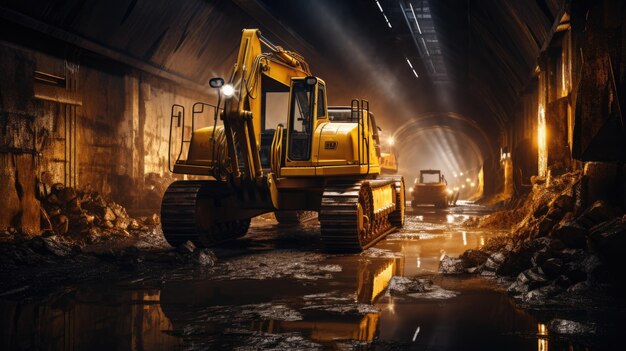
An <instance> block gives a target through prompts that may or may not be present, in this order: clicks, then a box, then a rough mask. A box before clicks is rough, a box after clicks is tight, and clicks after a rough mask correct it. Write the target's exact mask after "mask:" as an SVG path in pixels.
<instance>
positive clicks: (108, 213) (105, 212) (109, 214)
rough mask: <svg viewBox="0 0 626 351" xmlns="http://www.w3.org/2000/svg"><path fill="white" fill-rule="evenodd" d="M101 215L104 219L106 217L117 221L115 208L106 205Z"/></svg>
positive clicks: (111, 220) (108, 219)
mask: <svg viewBox="0 0 626 351" xmlns="http://www.w3.org/2000/svg"><path fill="white" fill-rule="evenodd" d="M101 216H102V219H104V220H105V221H110V222H113V221H115V218H117V217H116V216H115V213H113V210H112V209H111V208H109V207H106V206H105V207H104V208H103V209H102V214H101Z"/></svg>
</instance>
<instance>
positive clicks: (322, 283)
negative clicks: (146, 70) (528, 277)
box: [0, 210, 580, 351]
mask: <svg viewBox="0 0 626 351" xmlns="http://www.w3.org/2000/svg"><path fill="white" fill-rule="evenodd" d="M428 211H430V210H428ZM467 216H468V214H467V213H450V212H449V211H448V212H443V213H442V212H440V213H437V212H435V211H433V213H430V212H428V213H422V214H416V213H415V212H413V214H412V215H410V216H409V217H408V220H407V222H408V225H407V227H406V228H405V229H403V230H402V231H399V232H397V233H394V234H392V235H390V237H389V238H388V240H385V241H382V242H380V243H379V244H378V245H377V246H376V247H374V248H371V249H369V250H366V251H365V252H363V253H361V254H359V255H327V254H325V253H322V252H321V251H320V250H319V249H318V248H317V247H316V246H315V244H313V243H314V242H315V240H316V237H315V224H313V225H311V224H309V225H308V227H307V229H306V230H304V231H300V229H297V228H295V229H294V228H291V229H285V228H278V227H277V226H276V225H273V224H271V223H267V224H265V223H262V225H260V226H259V227H258V228H255V231H256V232H257V233H258V234H259V235H258V236H254V235H252V236H251V237H249V238H246V239H245V241H243V242H240V243H239V244H240V245H239V246H236V245H234V246H226V247H224V248H222V249H221V250H222V257H223V258H222V259H221V260H220V262H219V264H218V265H217V266H216V267H213V268H211V269H209V270H204V271H202V272H198V271H184V270H177V271H174V272H163V273H162V275H158V274H157V275H154V276H146V277H139V278H136V279H132V280H129V281H117V282H109V281H106V282H101V283H100V284H89V285H85V286H76V287H68V288H67V290H66V291H63V292H61V293H58V294H55V295H54V296H48V297H46V298H31V299H28V300H24V301H11V300H0V316H1V317H0V318H1V321H0V323H1V325H2V329H1V330H2V331H1V332H0V335H1V341H0V348H2V349H5V350H9V349H42V348H45V349H61V350H70V349H71V350H83V349H84V350H94V349H95V350H111V349H131V350H143V349H149V350H172V349H242V350H246V349H275V350H293V349H307V350H308V349H435V350H439V349H450V350H457V349H479V348H480V349H484V350H504V349H506V350H540V351H547V350H565V349H579V347H580V344H577V343H576V342H577V341H576V342H573V341H571V340H567V339H562V338H556V339H555V338H552V337H551V336H550V335H549V333H548V329H547V328H546V324H545V323H546V321H539V320H538V319H537V318H536V317H534V316H533V315H531V314H529V313H528V312H527V311H525V310H523V309H521V308H519V307H517V306H515V305H514V304H513V303H512V301H511V299H509V297H508V296H507V295H506V294H505V293H504V292H503V291H502V289H501V288H500V287H499V286H497V285H496V284H495V282H493V281H489V280H486V279H482V278H480V277H468V276H455V277H450V276H441V275H439V274H437V273H436V272H437V271H438V266H439V260H440V259H441V257H442V255H451V256H454V255H458V254H460V253H462V252H463V251H464V250H466V249H469V248H478V247H481V246H482V245H484V243H485V240H486V239H488V238H489V237H490V236H491V235H494V234H495V233H494V232H482V231H477V230H467V229H464V228H463V227H462V226H460V223H462V222H463V221H464V220H465V219H466V218H465V217H467ZM288 231H299V233H300V234H299V236H296V237H295V238H294V237H291V236H289V235H285V232H288ZM308 244H311V246H312V248H311V247H309V246H307V245H308ZM242 246H245V247H243V248H242ZM570 347H571V348H570Z"/></svg>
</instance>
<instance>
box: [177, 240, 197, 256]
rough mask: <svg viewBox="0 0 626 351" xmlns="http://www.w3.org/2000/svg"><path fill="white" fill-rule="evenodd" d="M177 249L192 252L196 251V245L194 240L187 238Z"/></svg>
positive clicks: (186, 252) (185, 252) (187, 252)
mask: <svg viewBox="0 0 626 351" xmlns="http://www.w3.org/2000/svg"><path fill="white" fill-rule="evenodd" d="M176 250H177V251H178V252H180V253H182V254H191V253H193V252H194V251H196V245H195V244H194V243H193V242H191V241H189V240H187V241H185V242H184V243H182V244H180V245H178V247H177V248H176Z"/></svg>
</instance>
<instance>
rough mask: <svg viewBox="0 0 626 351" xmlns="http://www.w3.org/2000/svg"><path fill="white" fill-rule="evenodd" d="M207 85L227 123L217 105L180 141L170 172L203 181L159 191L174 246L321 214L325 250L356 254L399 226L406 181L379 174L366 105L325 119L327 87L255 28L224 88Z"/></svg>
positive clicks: (178, 116) (213, 240)
mask: <svg viewBox="0 0 626 351" xmlns="http://www.w3.org/2000/svg"><path fill="white" fill-rule="evenodd" d="M262 44H264V45H265V46H267V47H268V48H269V49H270V52H269V53H264V52H262V50H261V46H262ZM210 83H211V86H212V87H214V88H218V87H221V92H222V93H223V95H224V100H225V101H224V111H223V112H222V115H221V120H222V121H223V125H218V123H217V115H218V108H217V107H216V108H215V111H216V113H215V122H214V125H213V127H207V128H201V129H197V130H194V129H193V126H194V118H192V122H191V124H192V130H193V132H192V136H191V139H190V140H188V141H184V140H182V139H183V138H182V137H181V141H182V142H181V152H180V153H179V157H178V159H177V160H176V163H175V165H174V168H173V172H174V173H180V174H188V175H196V176H208V177H209V179H208V180H193V181H191V180H188V181H176V182H174V183H172V184H171V185H170V187H169V188H168V189H167V191H166V192H165V195H164V197H163V202H162V206H161V216H162V219H161V220H162V227H163V233H164V235H165V238H166V239H167V241H168V242H169V243H170V244H172V245H178V244H180V243H182V242H185V241H186V240H192V241H194V242H196V243H198V244H200V245H203V246H207V245H212V244H215V243H217V242H221V241H224V240H229V239H233V238H236V237H240V236H243V235H245V233H246V231H247V230H248V227H249V225H250V219H251V218H252V217H254V216H257V215H259V214H262V213H266V212H272V211H318V212H319V220H320V225H321V238H322V241H323V244H324V246H325V247H326V248H327V249H329V250H339V251H344V250H362V249H364V248H367V247H369V246H371V245H373V244H374V243H376V242H377V241H378V240H379V239H381V238H383V237H384V236H385V235H386V234H387V233H389V232H390V231H391V230H392V229H393V228H398V227H402V225H403V223H404V181H403V179H402V177H400V176H387V177H381V176H380V173H381V167H380V163H379V162H380V161H379V160H380V149H379V145H380V141H379V138H378V130H377V127H376V123H375V120H374V118H373V116H372V115H371V114H370V113H369V104H368V102H367V101H359V100H353V101H352V104H351V106H350V107H349V108H348V113H347V114H345V116H344V115H342V116H341V117H336V116H335V117H336V118H333V120H332V121H331V118H330V113H329V110H331V111H332V108H329V107H327V103H326V86H325V83H324V82H323V81H322V80H321V79H319V78H316V77H313V76H312V75H311V72H310V71H309V67H308V64H307V63H306V62H305V61H304V59H303V58H302V57H301V56H299V55H298V54H296V53H293V52H289V51H285V50H283V49H282V48H280V47H277V46H274V45H273V44H271V43H270V42H269V41H267V40H266V39H265V38H263V37H262V36H261V34H260V32H259V31H258V30H244V31H243V36H242V40H241V46H240V48H239V54H238V58H237V63H236V65H235V68H234V70H233V73H232V75H231V77H230V79H229V82H228V83H229V84H227V85H223V83H224V81H223V80H222V79H219V78H217V79H212V80H211V82H210ZM222 85H223V86H222ZM218 96H219V97H220V99H221V96H222V95H221V94H220V95H218ZM277 102H278V103H277ZM280 102H283V103H282V104H281V103H280ZM199 104H201V105H200V106H201V107H202V106H206V104H203V103H199ZM196 105H198V103H197V104H196ZM196 105H194V109H193V112H194V115H193V117H195V113H196V112H197V111H196ZM218 105H219V99H218ZM177 109H178V112H176V111H177ZM277 110H278V113H276V111H277ZM276 115H278V116H276ZM181 116H182V120H183V125H184V108H183V107H182V106H180V105H175V106H174V107H172V122H173V121H174V120H175V119H177V120H178V124H179V125H180V120H181ZM272 122H275V123H276V124H272ZM285 123H286V125H287V127H286V128H285V127H284V126H283V124H285ZM183 133H184V128H183ZM183 142H186V143H188V151H187V158H186V160H182V159H180V155H181V154H182V150H183Z"/></svg>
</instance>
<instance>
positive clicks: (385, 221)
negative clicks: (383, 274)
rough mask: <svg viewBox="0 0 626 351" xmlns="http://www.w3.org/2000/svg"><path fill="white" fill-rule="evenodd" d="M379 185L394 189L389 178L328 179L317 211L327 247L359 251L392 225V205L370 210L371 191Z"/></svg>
mask: <svg viewBox="0 0 626 351" xmlns="http://www.w3.org/2000/svg"><path fill="white" fill-rule="evenodd" d="M390 185H391V187H390ZM383 187H388V188H391V189H393V190H394V191H395V186H394V181H393V180H390V179H380V180H359V181H354V180H336V181H333V182H329V184H328V185H327V186H326V188H325V189H324V194H323V196H322V204H321V208H320V215H319V219H320V224H321V232H322V242H323V244H324V246H325V248H326V249H327V250H329V251H361V250H364V249H367V248H368V247H370V246H372V245H374V244H375V243H376V242H378V241H379V240H381V239H382V238H384V237H385V236H386V235H387V234H388V233H390V232H391V231H392V230H393V229H394V227H393V226H392V224H391V223H390V221H389V215H390V214H391V213H392V212H393V210H394V208H395V206H391V207H386V208H381V209H379V210H377V211H374V204H375V203H376V199H375V198H374V196H376V195H375V192H376V190H377V189H378V188H383ZM394 196H395V194H394Z"/></svg>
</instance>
